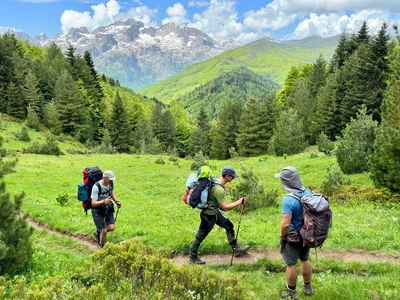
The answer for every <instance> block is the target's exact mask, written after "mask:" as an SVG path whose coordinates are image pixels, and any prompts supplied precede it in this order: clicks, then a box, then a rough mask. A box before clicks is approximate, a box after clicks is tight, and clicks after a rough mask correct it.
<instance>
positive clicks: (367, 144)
mask: <svg viewBox="0 0 400 300" xmlns="http://www.w3.org/2000/svg"><path fill="white" fill-rule="evenodd" d="M377 124H378V123H377V122H376V121H373V120H372V116H371V115H367V112H366V108H365V107H364V108H363V109H362V110H360V112H359V113H358V114H357V118H356V119H351V121H350V123H349V124H347V126H346V128H345V129H344V130H343V137H338V140H337V145H336V150H335V155H336V158H337V162H338V164H339V166H340V168H341V169H342V171H343V173H345V174H357V173H362V172H366V171H368V170H369V166H368V155H369V152H370V151H371V150H372V148H373V144H374V140H375V129H376V128H377V126H378V125H377Z"/></svg>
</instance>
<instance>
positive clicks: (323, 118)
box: [310, 72, 340, 141]
mask: <svg viewBox="0 0 400 300" xmlns="http://www.w3.org/2000/svg"><path fill="white" fill-rule="evenodd" d="M337 73H339V72H337ZM337 73H336V72H335V73H330V74H329V76H328V77H327V80H326V84H325V86H323V87H322V88H321V89H320V90H319V91H318V94H317V97H316V103H315V111H314V113H313V114H312V119H311V126H310V127H311V128H310V131H311V135H312V137H313V139H317V137H318V136H319V135H320V133H321V132H323V133H325V134H326V135H327V136H328V137H329V139H330V140H331V141H333V140H335V138H336V136H337V135H339V133H340V132H338V131H337V127H336V126H335V124H338V123H339V122H340V114H339V110H338V108H337V104H336V91H337V89H338V83H337V76H338V74H337Z"/></svg>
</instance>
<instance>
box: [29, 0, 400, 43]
mask: <svg viewBox="0 0 400 300" xmlns="http://www.w3.org/2000/svg"><path fill="white" fill-rule="evenodd" d="M29 1H51V0H29ZM105 1H108V2H107V3H106V4H103V3H102V4H98V5H93V6H91V8H92V10H93V11H92V13H90V12H87V11H85V12H77V11H72V10H67V11H65V12H64V13H63V14H62V16H61V24H62V30H63V32H64V33H66V32H68V30H69V29H70V28H71V27H82V26H84V27H87V28H88V30H89V31H92V30H94V29H95V28H97V27H99V26H105V25H108V24H110V23H112V22H114V21H116V20H119V19H126V18H133V19H135V20H138V21H142V22H143V23H144V24H145V25H148V26H153V27H155V26H157V23H156V22H157V17H158V14H159V11H158V9H157V8H149V7H148V6H146V5H143V4H142V2H141V0H131V2H130V4H129V5H131V7H129V6H128V3H127V2H123V1H122V0H105ZM117 1H119V2H120V3H121V5H124V7H122V8H121V6H120V5H119V4H118V2H117ZM239 1H246V0H189V1H188V2H187V6H186V7H185V6H184V5H183V4H182V3H181V2H177V3H175V4H173V5H171V6H169V7H168V8H167V9H166V11H165V12H164V11H162V12H161V13H165V14H166V16H165V17H164V19H163V20H162V21H161V22H162V23H163V24H165V23H168V22H174V23H176V24H178V25H183V26H189V27H195V28H197V29H199V30H201V31H203V32H204V33H206V34H208V35H210V36H212V37H214V38H230V39H234V40H236V41H237V42H239V43H242V44H245V43H249V42H252V41H254V40H256V39H259V38H261V37H265V36H276V37H277V38H278V39H279V38H280V37H281V36H282V32H283V31H285V33H284V34H285V35H286V36H285V38H284V39H300V38H304V37H307V36H310V35H320V36H322V37H327V36H332V35H337V34H341V33H342V32H356V31H358V29H359V28H360V26H361V24H362V22H363V21H364V20H368V26H369V28H370V32H371V33H375V32H376V31H377V30H378V29H379V28H380V26H381V25H382V22H383V20H384V21H386V22H387V23H388V25H389V26H390V25H392V23H394V22H397V23H399V14H397V15H393V13H394V12H397V13H400V11H399V9H400V5H399V4H398V3H397V2H398V1H392V0H380V1H376V0H351V1H349V0H330V1H326V0H307V1H304V0H273V1H272V2H270V3H269V4H266V5H265V4H264V5H262V4H260V8H259V9H258V10H250V11H247V12H242V13H241V14H240V15H239V14H238V11H237V4H238V2H239ZM260 2H261V1H260ZM172 3H174V2H172ZM132 4H135V5H132ZM188 11H189V12H190V15H189V13H188ZM391 13H392V14H391ZM289 30H290V31H289ZM289 32H292V33H291V34H289V35H287V34H288V33H289ZM278 36H279V37H278Z"/></svg>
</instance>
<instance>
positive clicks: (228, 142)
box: [211, 98, 244, 159]
mask: <svg viewBox="0 0 400 300" xmlns="http://www.w3.org/2000/svg"><path fill="white" fill-rule="evenodd" d="M243 105H244V102H243V100H242V99H239V98H235V99H234V100H228V101H227V102H225V103H224V104H223V105H222V108H221V113H220V115H219V118H218V121H217V126H216V127H215V129H214V132H213V133H212V137H213V140H212V144H211V157H213V158H216V159H228V158H229V157H230V152H229V151H230V150H231V149H235V151H237V150H238V146H237V143H236V134H237V133H238V123H239V120H240V116H241V115H242V110H243Z"/></svg>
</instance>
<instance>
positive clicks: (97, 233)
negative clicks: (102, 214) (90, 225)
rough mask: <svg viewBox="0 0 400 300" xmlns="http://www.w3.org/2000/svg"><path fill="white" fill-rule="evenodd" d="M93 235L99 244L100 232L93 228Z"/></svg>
mask: <svg viewBox="0 0 400 300" xmlns="http://www.w3.org/2000/svg"><path fill="white" fill-rule="evenodd" d="M93 236H94V238H95V239H96V242H97V244H100V232H99V231H97V230H95V231H94V232H93Z"/></svg>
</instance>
